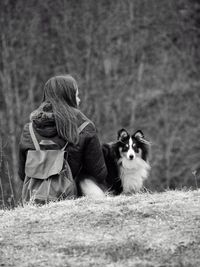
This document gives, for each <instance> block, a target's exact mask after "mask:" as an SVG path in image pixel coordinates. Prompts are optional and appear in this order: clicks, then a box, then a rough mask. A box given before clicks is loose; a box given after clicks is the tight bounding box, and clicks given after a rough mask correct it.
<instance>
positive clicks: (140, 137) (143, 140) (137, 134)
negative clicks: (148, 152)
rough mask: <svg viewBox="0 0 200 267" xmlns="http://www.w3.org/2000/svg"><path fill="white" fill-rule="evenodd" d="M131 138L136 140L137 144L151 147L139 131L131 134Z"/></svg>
mask: <svg viewBox="0 0 200 267" xmlns="http://www.w3.org/2000/svg"><path fill="white" fill-rule="evenodd" d="M133 137H134V138H136V139H137V140H138V141H139V142H141V143H143V144H146V145H151V142H149V141H147V140H146V139H145V137H144V134H143V132H142V131H141V130H138V131H136V132H135V133H134V134H133Z"/></svg>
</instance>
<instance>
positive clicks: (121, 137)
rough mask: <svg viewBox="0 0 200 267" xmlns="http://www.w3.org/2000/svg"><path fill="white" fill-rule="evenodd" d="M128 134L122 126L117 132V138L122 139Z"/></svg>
mask: <svg viewBox="0 0 200 267" xmlns="http://www.w3.org/2000/svg"><path fill="white" fill-rule="evenodd" d="M128 135H129V134H128V132H127V131H126V130H125V129H123V128H122V129H121V130H119V131H118V133H117V139H118V140H122V139H124V138H126V137H128Z"/></svg>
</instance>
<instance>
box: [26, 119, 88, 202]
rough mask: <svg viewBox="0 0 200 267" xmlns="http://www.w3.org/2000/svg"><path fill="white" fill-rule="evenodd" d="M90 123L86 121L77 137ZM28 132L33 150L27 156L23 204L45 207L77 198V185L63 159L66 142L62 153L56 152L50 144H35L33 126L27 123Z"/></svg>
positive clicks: (47, 141)
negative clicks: (35, 204) (44, 205)
mask: <svg viewBox="0 0 200 267" xmlns="http://www.w3.org/2000/svg"><path fill="white" fill-rule="evenodd" d="M89 123H90V122H89V121H85V122H84V123H83V124H82V125H81V126H80V127H79V128H78V133H79V134H80V133H81V131H82V130H83V129H84V128H85V127H86V126H87V125H88V124H89ZM29 132H30V135H31V138H32V141H33V144H34V147H35V150H28V152H27V158H26V163H25V174H26V176H25V180H24V184H23V188H22V202H23V203H26V202H29V201H31V202H34V203H37V204H45V203H48V202H50V201H57V200H62V199H66V198H74V197H76V196H77V188H76V183H75V181H74V179H73V177H72V172H71V169H70V166H69V164H68V162H67V160H66V158H65V153H66V148H67V145H68V142H67V143H66V144H65V145H64V147H63V148H62V149H55V146H57V147H58V145H57V144H56V143H54V142H53V141H51V140H41V142H40V143H38V140H37V138H36V136H35V133H34V130H33V125H32V122H31V123H29ZM41 145H45V146H46V149H45V146H44V150H41V148H40V146H41ZM50 146H51V149H50ZM48 147H49V148H48ZM52 148H54V149H52Z"/></svg>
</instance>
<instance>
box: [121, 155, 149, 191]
mask: <svg viewBox="0 0 200 267" xmlns="http://www.w3.org/2000/svg"><path fill="white" fill-rule="evenodd" d="M120 163H121V164H120V165H119V171H120V178H121V182H122V187H123V193H125V194H129V193H136V192H138V191H140V190H141V188H142V186H143V182H144V180H145V179H147V177H148V174H149V170H150V165H149V164H148V163H147V162H145V161H144V160H142V159H141V158H135V159H134V160H131V161H130V160H127V159H126V158H123V159H121V160H120Z"/></svg>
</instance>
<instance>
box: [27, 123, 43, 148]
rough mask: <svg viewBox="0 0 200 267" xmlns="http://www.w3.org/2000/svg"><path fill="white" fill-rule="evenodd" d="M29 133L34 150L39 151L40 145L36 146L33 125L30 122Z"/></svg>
mask: <svg viewBox="0 0 200 267" xmlns="http://www.w3.org/2000/svg"><path fill="white" fill-rule="evenodd" d="M29 132H30V135H31V138H32V141H33V144H34V146H35V149H36V150H40V145H39V144H38V141H37V138H36V136H35V133H34V130H33V123H32V122H30V123H29Z"/></svg>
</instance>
